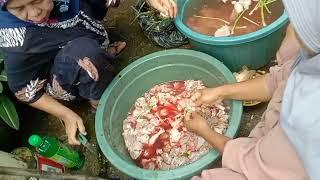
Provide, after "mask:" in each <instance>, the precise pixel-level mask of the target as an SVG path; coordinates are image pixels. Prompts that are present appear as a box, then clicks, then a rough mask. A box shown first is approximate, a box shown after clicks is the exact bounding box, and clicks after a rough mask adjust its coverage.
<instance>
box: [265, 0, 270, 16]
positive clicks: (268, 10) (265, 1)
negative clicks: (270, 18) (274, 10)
mask: <svg viewBox="0 0 320 180" xmlns="http://www.w3.org/2000/svg"><path fill="white" fill-rule="evenodd" d="M263 6H264V7H265V8H266V10H267V12H268V13H269V14H271V11H270V10H269V8H268V6H267V3H266V0H263Z"/></svg>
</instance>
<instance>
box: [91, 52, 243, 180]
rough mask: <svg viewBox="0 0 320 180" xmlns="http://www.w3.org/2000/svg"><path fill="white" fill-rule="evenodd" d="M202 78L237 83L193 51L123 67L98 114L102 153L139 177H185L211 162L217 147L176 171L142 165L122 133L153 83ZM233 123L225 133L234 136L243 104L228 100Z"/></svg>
mask: <svg viewBox="0 0 320 180" xmlns="http://www.w3.org/2000/svg"><path fill="white" fill-rule="evenodd" d="M187 79H194V80H202V81H203V82H204V83H205V85H207V86H208V87H214V86H219V85H222V84H225V83H233V82H235V78H234V77H233V75H232V73H231V72H230V71H229V70H228V69H227V68H226V67H225V66H224V65H223V64H222V63H221V62H220V61H218V60H216V59H215V58H213V57H211V56H209V55H207V54H204V53H201V52H196V51H193V50H182V49H179V50H178V49H174V50H167V51H160V52H156V53H153V54H150V55H148V56H145V57H143V58H141V59H139V60H137V61H135V62H133V63H132V64H130V65H129V66H127V67H126V68H125V69H124V70H122V71H121V72H120V73H119V74H118V75H117V77H116V78H115V79H114V80H113V81H112V83H111V84H110V85H109V87H108V88H107V89H106V91H105V92H104V94H103V96H102V98H101V100H100V104H99V107H98V110H97V113H96V122H95V128H96V136H97V139H98V143H99V146H100V148H101V150H102V152H103V154H104V155H105V156H106V157H107V158H108V160H109V161H110V162H111V163H112V164H113V165H114V166H115V167H116V168H118V169H119V170H120V171H122V172H123V173H125V174H127V175H129V176H131V177H134V178H137V179H166V180H167V179H184V178H189V177H191V176H193V175H196V174H198V173H200V172H201V170H203V169H205V168H208V166H210V165H212V163H213V162H215V161H216V160H217V159H218V157H219V153H218V152H217V151H215V150H212V151H210V152H209V153H208V154H207V155H205V156H204V157H202V158H201V159H199V160H198V161H196V162H194V163H192V164H189V165H186V166H182V167H180V168H177V169H174V170H167V171H152V170H145V169H142V168H139V167H138V166H136V165H135V163H134V162H133V161H132V159H131V158H130V156H129V154H128V152H127V150H126V147H125V144H124V140H123V136H122V132H123V130H122V123H123V120H124V119H125V118H126V116H127V113H128V111H129V110H130V108H131V106H132V105H133V104H134V102H135V100H136V99H137V98H139V97H141V96H142V95H143V94H144V93H145V92H146V91H148V90H149V89H150V88H151V87H153V86H154V85H157V84H160V83H164V82H167V81H173V80H187ZM227 103H228V104H229V105H230V108H231V110H230V123H229V124H230V125H229V128H228V129H227V132H226V135H227V136H229V137H234V136H235V135H236V133H237V130H238V128H239V125H240V120H241V115H242V103H241V102H239V101H228V102H227Z"/></svg>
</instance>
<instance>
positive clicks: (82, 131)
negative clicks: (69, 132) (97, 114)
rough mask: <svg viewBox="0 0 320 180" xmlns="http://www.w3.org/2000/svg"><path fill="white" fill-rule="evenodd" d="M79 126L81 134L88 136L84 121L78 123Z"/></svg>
mask: <svg viewBox="0 0 320 180" xmlns="http://www.w3.org/2000/svg"><path fill="white" fill-rule="evenodd" d="M77 125H78V129H79V131H80V133H81V134H83V135H87V132H86V128H85V127H84V125H83V121H82V120H79V121H77Z"/></svg>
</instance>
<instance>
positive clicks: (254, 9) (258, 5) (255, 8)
mask: <svg viewBox="0 0 320 180" xmlns="http://www.w3.org/2000/svg"><path fill="white" fill-rule="evenodd" d="M259 7H260V1H258V2H257V4H256V6H255V7H254V8H253V9H252V11H250V13H249V16H251V15H252V14H253V13H254V12H255V11H256V10H257V9H258V8H259Z"/></svg>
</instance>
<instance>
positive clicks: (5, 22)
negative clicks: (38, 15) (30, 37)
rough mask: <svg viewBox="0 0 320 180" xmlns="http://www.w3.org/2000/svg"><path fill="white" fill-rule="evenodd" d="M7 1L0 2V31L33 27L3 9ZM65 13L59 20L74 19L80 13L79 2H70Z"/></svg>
mask: <svg viewBox="0 0 320 180" xmlns="http://www.w3.org/2000/svg"><path fill="white" fill-rule="evenodd" d="M8 1H9V0H0V30H1V28H19V27H27V26H34V24H33V23H31V22H25V21H22V20H20V19H18V18H17V17H15V16H14V15H12V14H11V13H9V12H8V11H7V10H6V9H5V8H3V7H4V6H5V4H6V3H7V2H8ZM53 1H56V0H53ZM66 2H67V0H66ZM68 3H69V2H68ZM62 6H63V5H62ZM62 6H61V7H62ZM61 7H60V8H61ZM63 9H64V10H65V9H66V7H65V6H64V7H63ZM66 11H68V12H67V13H64V14H65V15H63V17H61V20H63V21H65V20H68V19H72V18H74V17H75V16H76V15H77V14H78V13H79V11H80V0H72V1H70V3H69V6H67V9H66ZM59 21H60V20H59Z"/></svg>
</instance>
